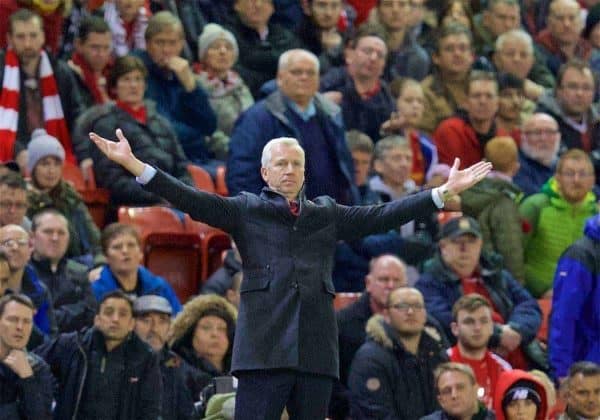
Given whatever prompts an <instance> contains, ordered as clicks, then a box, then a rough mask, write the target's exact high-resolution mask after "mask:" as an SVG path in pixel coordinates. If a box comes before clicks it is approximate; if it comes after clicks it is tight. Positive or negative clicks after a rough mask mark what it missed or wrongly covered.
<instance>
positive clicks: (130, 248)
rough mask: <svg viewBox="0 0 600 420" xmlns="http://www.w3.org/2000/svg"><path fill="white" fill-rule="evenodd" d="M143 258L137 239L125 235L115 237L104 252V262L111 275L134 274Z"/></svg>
mask: <svg viewBox="0 0 600 420" xmlns="http://www.w3.org/2000/svg"><path fill="white" fill-rule="evenodd" d="M143 257H144V254H143V253H142V249H141V248H140V244H139V243H138V241H137V239H136V238H135V237H134V236H132V235H129V234H126V233H125V234H122V235H118V236H115V237H114V238H113V239H112V240H111V241H110V243H109V244H108V247H107V250H106V262H107V264H108V266H109V267H110V269H111V270H112V272H113V273H119V274H124V275H127V274H131V273H134V272H136V271H137V269H138V267H139V265H140V263H141V262H142V258H143Z"/></svg>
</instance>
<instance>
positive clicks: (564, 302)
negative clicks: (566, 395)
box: [548, 215, 600, 378]
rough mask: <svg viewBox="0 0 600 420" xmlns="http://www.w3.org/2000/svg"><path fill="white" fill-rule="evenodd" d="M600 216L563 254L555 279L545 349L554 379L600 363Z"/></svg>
mask: <svg viewBox="0 0 600 420" xmlns="http://www.w3.org/2000/svg"><path fill="white" fill-rule="evenodd" d="M599 220H600V216H598V215H596V216H594V217H591V218H589V219H587V221H586V224H585V230H584V232H585V235H584V237H583V238H581V239H579V240H578V241H577V242H575V243H574V244H573V245H571V246H570V247H569V248H567V250H566V251H565V252H564V253H563V254H562V256H561V258H560V260H559V261H558V265H557V267H556V274H555V276H554V293H553V295H552V314H551V316H550V331H549V334H548V348H549V359H550V367H551V368H552V371H553V374H554V376H555V377H556V378H563V377H565V376H567V374H568V370H569V368H570V367H571V365H572V364H573V363H574V362H578V361H581V360H589V361H592V362H595V363H600V280H599V278H600V225H599Z"/></svg>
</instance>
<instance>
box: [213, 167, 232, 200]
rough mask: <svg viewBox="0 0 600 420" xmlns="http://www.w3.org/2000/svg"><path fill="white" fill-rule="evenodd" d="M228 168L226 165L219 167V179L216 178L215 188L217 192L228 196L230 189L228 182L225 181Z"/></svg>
mask: <svg viewBox="0 0 600 420" xmlns="http://www.w3.org/2000/svg"><path fill="white" fill-rule="evenodd" d="M226 171H227V168H225V166H219V167H218V168H217V179H216V180H215V189H216V190H217V194H219V195H222V196H225V197H227V196H228V195H229V190H228V189H227V183H226V182H225V173H226Z"/></svg>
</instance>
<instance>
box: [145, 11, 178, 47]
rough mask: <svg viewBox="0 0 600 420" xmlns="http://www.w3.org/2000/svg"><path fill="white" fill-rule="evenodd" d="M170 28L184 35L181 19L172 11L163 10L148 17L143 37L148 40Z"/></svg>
mask: <svg viewBox="0 0 600 420" xmlns="http://www.w3.org/2000/svg"><path fill="white" fill-rule="evenodd" d="M171 30H173V31H176V32H179V35H180V36H181V37H182V38H183V37H184V36H185V35H184V33H183V24H182V23H181V20H180V19H179V18H178V17H177V16H175V15H174V14H173V13H171V12H169V11H167V10H163V11H161V12H158V13H156V14H155V15H154V16H152V17H151V18H150V20H149V21H148V26H147V27H146V32H144V38H145V39H146V41H150V40H151V39H152V38H154V36H156V35H157V34H159V33H161V32H165V31H171Z"/></svg>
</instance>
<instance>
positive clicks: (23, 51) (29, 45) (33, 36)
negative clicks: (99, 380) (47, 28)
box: [8, 18, 46, 64]
mask: <svg viewBox="0 0 600 420" xmlns="http://www.w3.org/2000/svg"><path fill="white" fill-rule="evenodd" d="M8 41H9V43H10V45H11V46H12V48H13V49H14V50H15V53H16V54H17V56H18V57H19V61H20V62H21V64H27V63H30V62H31V61H33V60H37V59H38V58H39V56H40V51H41V49H42V47H43V46H44V43H45V42H46V37H45V35H44V31H43V30H42V27H41V26H40V20H39V19H38V18H32V19H30V20H27V21H24V22H23V21H17V22H14V23H13V25H12V31H9V33H8Z"/></svg>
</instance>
